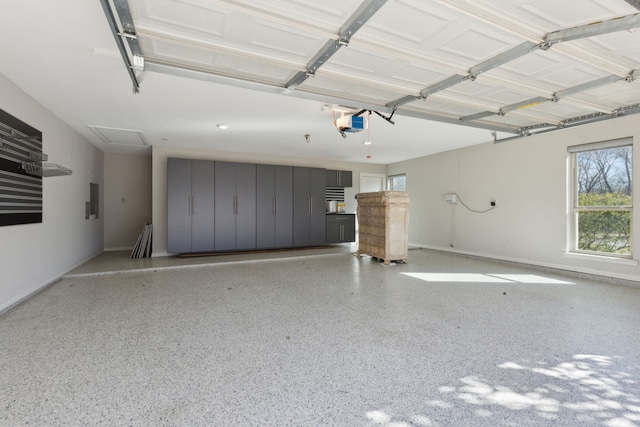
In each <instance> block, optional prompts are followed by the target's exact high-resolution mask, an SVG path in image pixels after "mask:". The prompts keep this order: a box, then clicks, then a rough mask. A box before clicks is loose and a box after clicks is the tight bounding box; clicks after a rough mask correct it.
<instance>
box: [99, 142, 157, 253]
mask: <svg viewBox="0 0 640 427" xmlns="http://www.w3.org/2000/svg"><path fill="white" fill-rule="evenodd" d="M104 164H105V166H104V180H105V187H104V203H103V205H104V248H105V250H107V251H109V250H128V249H132V248H133V247H134V246H135V244H136V241H137V239H138V235H139V234H140V232H141V231H142V228H143V226H144V225H145V223H147V222H151V194H152V191H151V156H145V155H122V154H105V159H104ZM123 200H124V201H123Z"/></svg>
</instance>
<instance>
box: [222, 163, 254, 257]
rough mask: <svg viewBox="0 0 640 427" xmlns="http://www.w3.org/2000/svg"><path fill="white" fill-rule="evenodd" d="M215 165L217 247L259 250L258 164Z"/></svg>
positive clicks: (224, 249)
mask: <svg viewBox="0 0 640 427" xmlns="http://www.w3.org/2000/svg"><path fill="white" fill-rule="evenodd" d="M215 164H216V167H215V233H214V243H215V250H216V251H233V250H243V249H255V248H256V165H255V164H253V163H231V162H215Z"/></svg>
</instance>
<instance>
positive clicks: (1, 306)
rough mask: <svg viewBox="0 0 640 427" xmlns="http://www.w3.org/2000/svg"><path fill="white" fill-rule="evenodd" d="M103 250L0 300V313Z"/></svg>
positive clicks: (52, 282)
mask: <svg viewBox="0 0 640 427" xmlns="http://www.w3.org/2000/svg"><path fill="white" fill-rule="evenodd" d="M102 252H103V251H98V252H96V253H94V254H92V255H90V256H88V257H87V258H84V259H82V260H80V261H78V262H76V263H74V264H72V265H70V266H67V267H65V268H64V269H63V270H62V271H59V272H57V273H55V274H53V275H51V276H49V277H48V278H47V279H44V280H42V281H40V282H39V283H38V284H36V285H34V286H32V287H30V288H29V289H27V290H25V291H24V292H21V293H20V294H18V295H16V296H15V297H13V298H11V299H9V300H8V301H2V302H0V314H2V313H4V312H5V311H7V310H9V309H11V308H12V307H14V306H16V305H18V304H20V303H21V302H22V301H25V300H27V299H28V298H30V297H31V296H33V295H35V294H37V293H38V292H40V291H41V290H43V289H45V288H46V287H47V286H50V285H52V284H54V283H55V282H57V281H58V280H59V279H60V278H61V277H62V276H64V275H65V274H67V273H68V272H70V271H71V270H73V269H75V268H77V267H80V266H81V265H82V264H84V263H85V262H87V261H89V260H92V259H93V258H95V257H97V256H98V255H100V254H101V253H102Z"/></svg>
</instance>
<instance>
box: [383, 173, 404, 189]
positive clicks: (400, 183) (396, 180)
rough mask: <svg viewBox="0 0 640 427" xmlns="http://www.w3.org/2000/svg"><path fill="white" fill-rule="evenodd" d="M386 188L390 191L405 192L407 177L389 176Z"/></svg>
mask: <svg viewBox="0 0 640 427" xmlns="http://www.w3.org/2000/svg"><path fill="white" fill-rule="evenodd" d="M387 187H388V188H389V190H390V191H407V176H406V175H405V174H400V175H389V179H387Z"/></svg>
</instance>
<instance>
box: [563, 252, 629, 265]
mask: <svg viewBox="0 0 640 427" xmlns="http://www.w3.org/2000/svg"><path fill="white" fill-rule="evenodd" d="M564 256H565V257H567V258H573V259H582V260H585V261H599V262H606V263H609V264H621V265H638V261H636V260H635V259H631V258H615V257H609V256H602V255H591V254H581V253H577V252H565V253H564Z"/></svg>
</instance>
